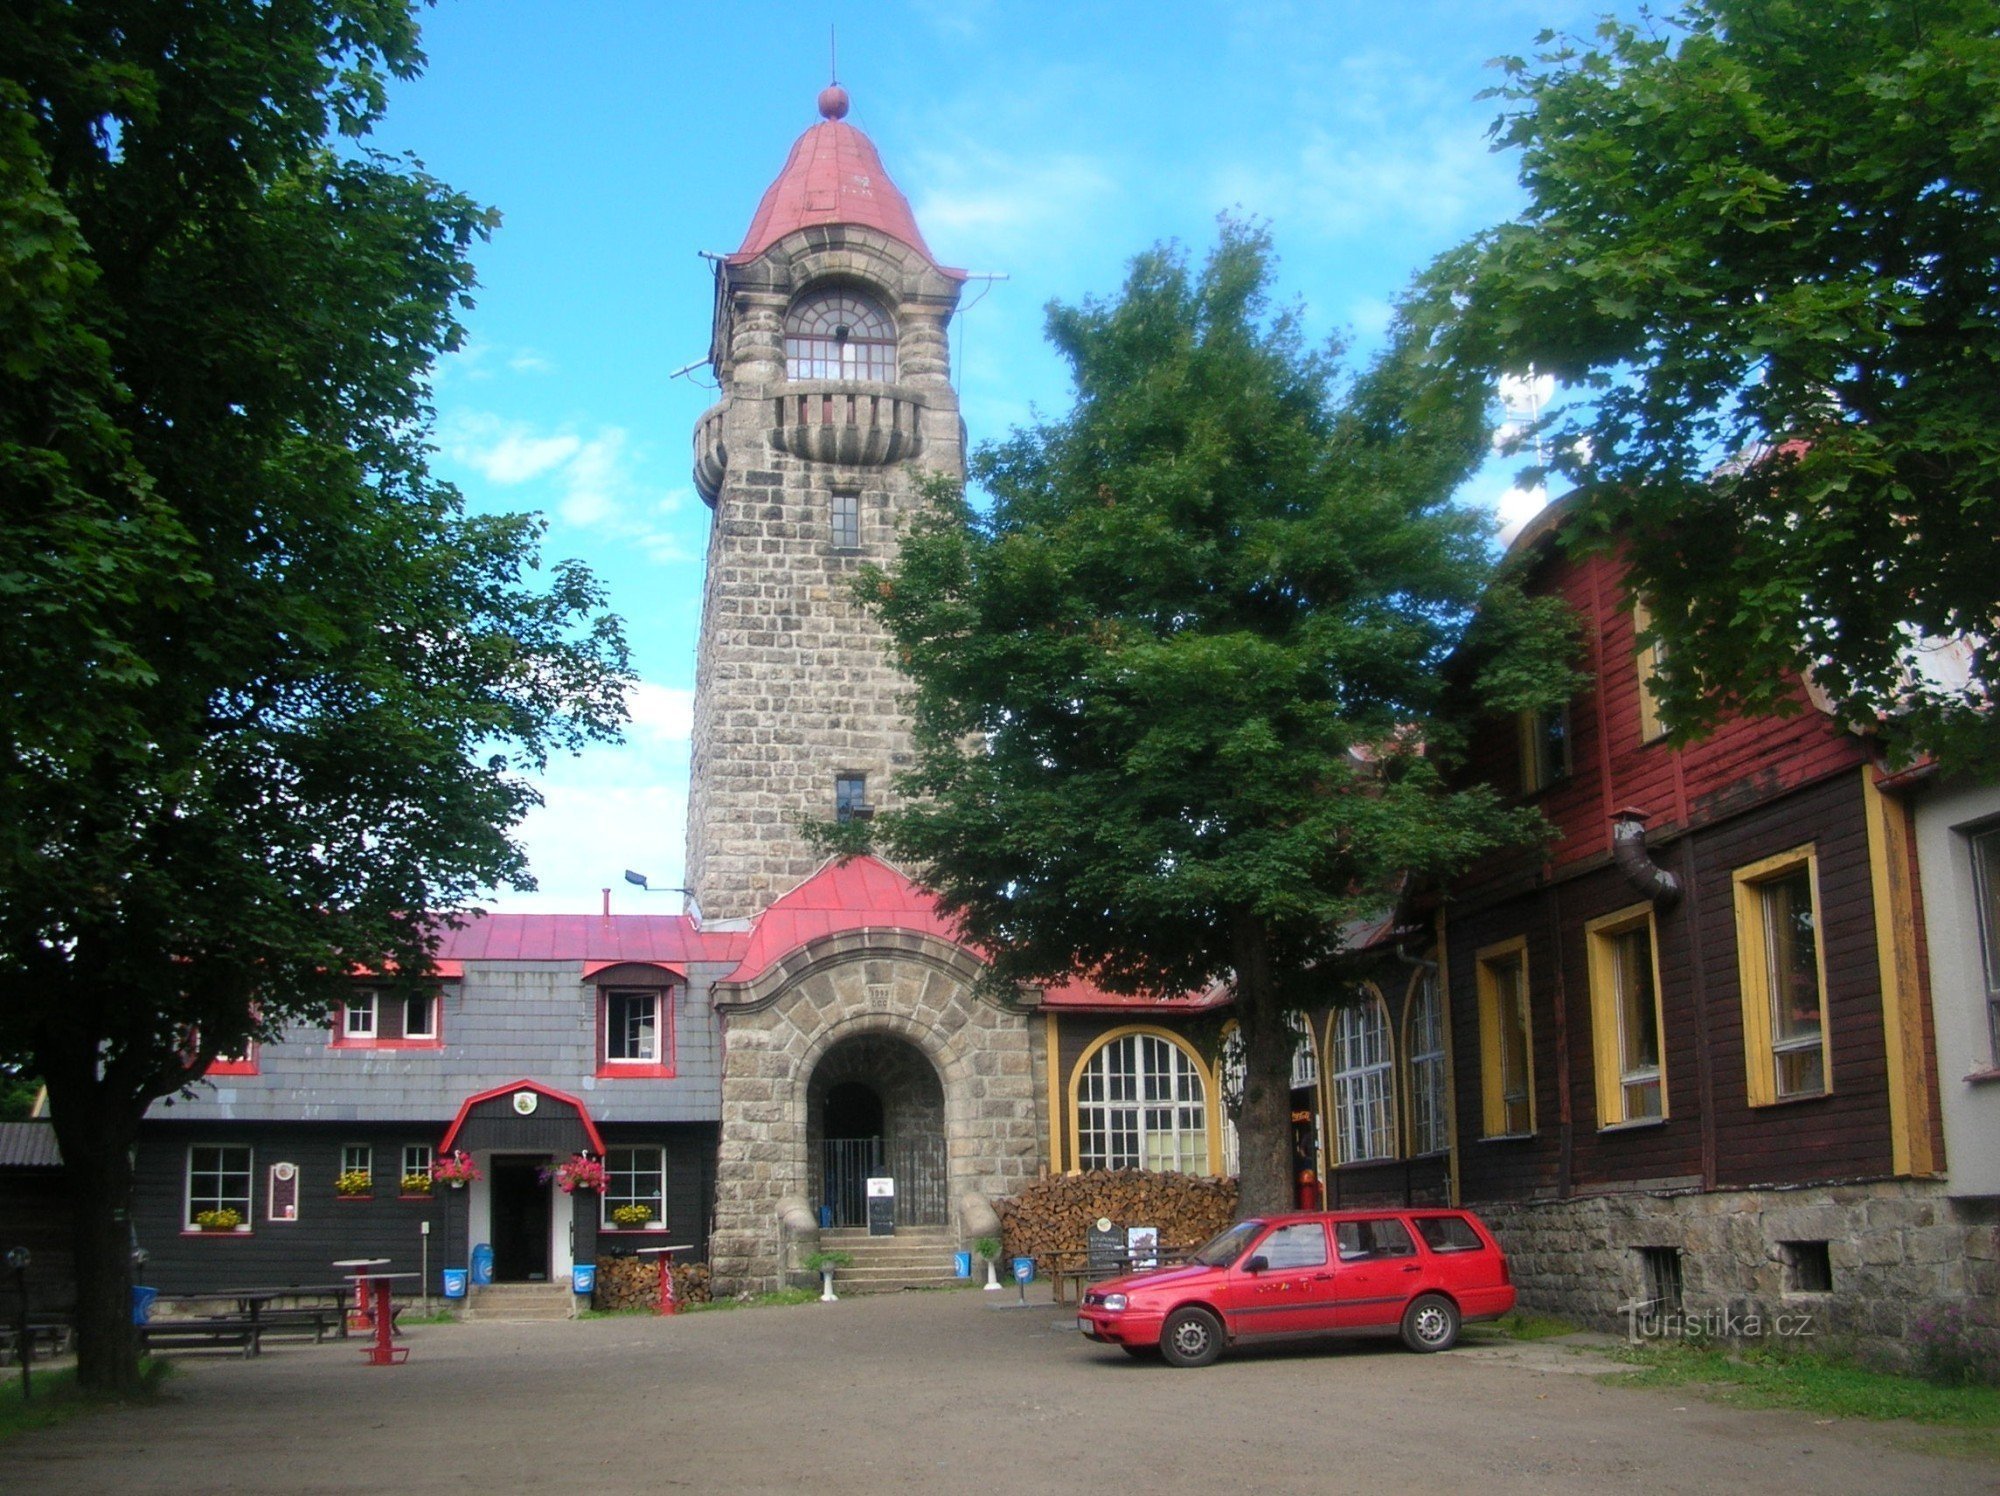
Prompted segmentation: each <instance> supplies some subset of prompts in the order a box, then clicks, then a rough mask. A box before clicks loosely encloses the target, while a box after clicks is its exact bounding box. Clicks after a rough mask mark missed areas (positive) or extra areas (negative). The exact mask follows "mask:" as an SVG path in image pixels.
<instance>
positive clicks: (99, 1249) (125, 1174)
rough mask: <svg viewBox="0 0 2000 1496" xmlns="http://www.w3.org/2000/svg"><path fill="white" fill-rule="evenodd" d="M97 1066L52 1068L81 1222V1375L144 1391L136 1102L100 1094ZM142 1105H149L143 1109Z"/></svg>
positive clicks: (97, 1388)
mask: <svg viewBox="0 0 2000 1496" xmlns="http://www.w3.org/2000/svg"><path fill="white" fill-rule="evenodd" d="M94 1069H95V1065H94V1064H92V1063H90V1062H88V1061H87V1062H86V1063H85V1065H83V1066H56V1065H50V1066H47V1067H46V1068H45V1070H44V1076H43V1078H44V1080H45V1081H46V1082H47V1084H48V1088H49V1110H50V1113H51V1117H52V1120H53V1121H54V1123H55V1129H56V1141H57V1142H58V1143H59V1144H61V1146H62V1156H63V1176H64V1178H65V1180H66V1181H67V1183H68V1187H69V1195H70V1211H71V1217H72V1220H73V1221H74V1225H73V1227H72V1235H71V1238H70V1240H71V1247H72V1250H73V1251H74V1253H75V1256H76V1379H77V1384H78V1385H79V1386H82V1387H85V1388H88V1389H90V1390H91V1391H94V1392H104V1393H114V1394H119V1395H129V1394H132V1393H136V1392H138V1391H140V1390H142V1383H141V1380H140V1376H139V1340H138V1336H137V1335H136V1334H135V1333H134V1332H133V1328H132V1225H131V1203H132V1144H133V1141H134V1139H135V1138H136V1136H137V1133H138V1116H137V1113H136V1112H135V1111H134V1109H133V1106H132V1104H131V1103H130V1102H129V1101H127V1102H124V1103H122V1104H121V1103H120V1101H119V1100H118V1099H117V1098H114V1097H111V1096H107V1095H103V1094H101V1093H102V1092H103V1091H104V1090H105V1089H106V1088H105V1087H104V1086H102V1085H99V1084H95V1083H94V1077H93V1076H91V1075H90V1071H92V1070H94ZM141 1109H142V1110H143V1108H141Z"/></svg>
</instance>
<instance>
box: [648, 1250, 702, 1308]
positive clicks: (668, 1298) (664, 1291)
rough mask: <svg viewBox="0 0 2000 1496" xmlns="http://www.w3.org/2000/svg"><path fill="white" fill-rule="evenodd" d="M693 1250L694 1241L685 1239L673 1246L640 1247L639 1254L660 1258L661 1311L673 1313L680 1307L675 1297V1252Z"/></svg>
mask: <svg viewBox="0 0 2000 1496" xmlns="http://www.w3.org/2000/svg"><path fill="white" fill-rule="evenodd" d="M693 1250H694V1243H693V1242H685V1241H684V1242H681V1243H680V1244H679V1245H677V1246H671V1247H641V1248H639V1252H638V1255H639V1256H641V1257H657V1258H659V1259H660V1313H662V1314H672V1313H674V1312H675V1310H677V1309H678V1308H679V1307H680V1306H679V1304H678V1303H677V1302H676V1300H675V1298H674V1253H676V1252H691V1251H693Z"/></svg>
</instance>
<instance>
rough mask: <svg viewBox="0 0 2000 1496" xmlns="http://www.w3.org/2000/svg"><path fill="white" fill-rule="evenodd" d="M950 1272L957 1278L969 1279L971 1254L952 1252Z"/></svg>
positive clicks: (970, 1274)
mask: <svg viewBox="0 0 2000 1496" xmlns="http://www.w3.org/2000/svg"><path fill="white" fill-rule="evenodd" d="M951 1270H952V1273H953V1274H954V1275H955V1276H957V1277H960V1278H970V1277H971V1276H972V1254H971V1253H970V1252H953V1253H952V1254H951Z"/></svg>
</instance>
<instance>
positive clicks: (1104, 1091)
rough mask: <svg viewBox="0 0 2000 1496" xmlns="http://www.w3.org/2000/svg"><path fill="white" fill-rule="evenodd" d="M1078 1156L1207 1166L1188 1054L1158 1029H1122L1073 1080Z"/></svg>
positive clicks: (1200, 1089) (1168, 1166)
mask: <svg viewBox="0 0 2000 1496" xmlns="http://www.w3.org/2000/svg"><path fill="white" fill-rule="evenodd" d="M1076 1119H1077V1132H1076V1138H1077V1163H1078V1165H1079V1166H1080V1167H1082V1168H1086V1169H1157V1170H1178V1171H1180V1172H1182V1173H1187V1174H1206V1173H1207V1172H1208V1096H1207V1086H1206V1085H1205V1083H1204V1081H1203V1077H1202V1073H1201V1068H1200V1066H1199V1065H1197V1064H1196V1063H1195V1059H1194V1056H1193V1055H1191V1054H1189V1053H1188V1052H1187V1051H1186V1050H1185V1049H1183V1048H1181V1047H1180V1045H1178V1044H1176V1043H1174V1042H1173V1041H1172V1040H1171V1039H1168V1038H1165V1037H1164V1036H1162V1035H1159V1034H1123V1035H1120V1036H1119V1037H1118V1038H1116V1039H1112V1040H1110V1041H1109V1042H1108V1043H1106V1044H1105V1045H1104V1046H1103V1047H1102V1048H1101V1049H1099V1050H1098V1051H1097V1053H1096V1054H1094V1055H1092V1056H1091V1057H1090V1059H1089V1060H1088V1061H1087V1062H1086V1063H1085V1065H1084V1067H1083V1071H1082V1074H1081V1075H1080V1076H1079V1077H1078V1079H1077V1090H1076Z"/></svg>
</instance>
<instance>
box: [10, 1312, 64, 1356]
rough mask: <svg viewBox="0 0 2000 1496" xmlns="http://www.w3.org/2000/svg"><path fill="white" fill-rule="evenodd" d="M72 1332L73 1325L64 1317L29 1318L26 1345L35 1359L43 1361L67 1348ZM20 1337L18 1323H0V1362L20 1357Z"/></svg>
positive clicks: (58, 1354)
mask: <svg viewBox="0 0 2000 1496" xmlns="http://www.w3.org/2000/svg"><path fill="white" fill-rule="evenodd" d="M74 1333H75V1327H74V1326H73V1325H71V1323H70V1322H69V1321H68V1320H66V1319H31V1320H29V1321H28V1346H29V1349H30V1351H31V1352H32V1354H33V1355H34V1357H35V1359H36V1360H38V1361H45V1360H47V1359H48V1358H49V1357H51V1356H60V1355H61V1354H62V1353H63V1352H64V1351H66V1350H68V1349H69V1342H70V1337H71V1336H72V1335H73V1334H74ZM20 1339H21V1327H20V1326H19V1325H18V1324H0V1362H7V1361H19V1360H20V1359H21V1346H20Z"/></svg>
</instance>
